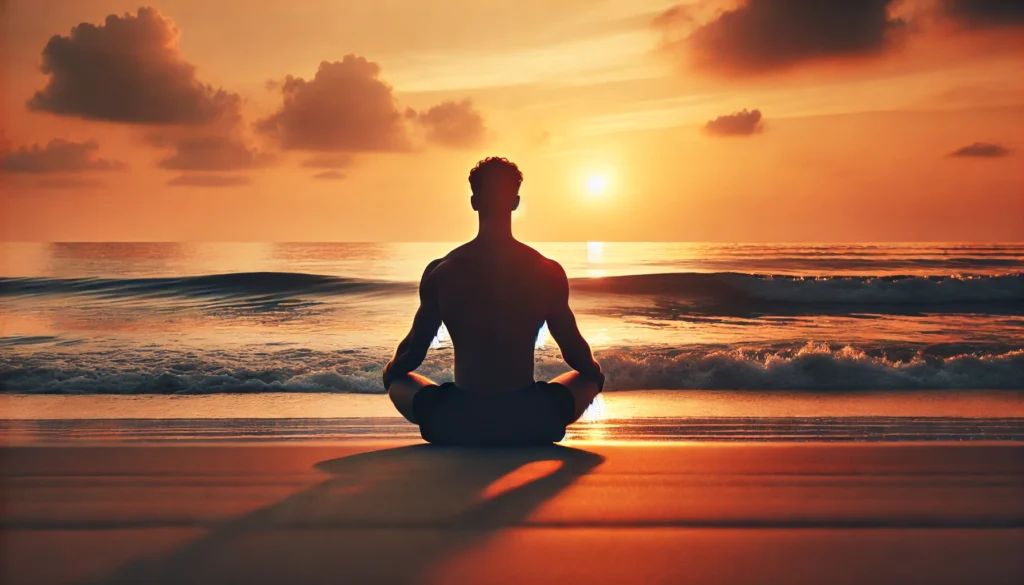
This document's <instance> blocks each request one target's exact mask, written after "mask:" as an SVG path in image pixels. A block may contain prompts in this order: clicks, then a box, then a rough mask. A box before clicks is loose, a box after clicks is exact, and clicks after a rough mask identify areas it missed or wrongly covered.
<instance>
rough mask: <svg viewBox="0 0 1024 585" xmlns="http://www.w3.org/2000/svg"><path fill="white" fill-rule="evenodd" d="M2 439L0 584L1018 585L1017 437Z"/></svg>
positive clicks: (1021, 562)
mask: <svg viewBox="0 0 1024 585" xmlns="http://www.w3.org/2000/svg"><path fill="white" fill-rule="evenodd" d="M572 445H573V446H572V447H565V446H561V447H551V448H545V449H524V450H517V449H512V450H500V451H482V450H456V449H442V448H432V447H429V446H425V445H421V444H410V443H408V442H399V441H393V440H392V441H382V442H359V443H357V442H344V443H339V444H324V443H292V444H282V443H259V444H249V445H241V444H221V445H208V444H207V445H202V444H194V443H184V444H181V445H172V444H167V443H164V444H159V445H153V444H150V445H146V444H113V443H112V444H108V445H103V446H75V445H43V446H23V447H7V448H5V449H3V450H0V458H2V474H3V478H2V479H3V487H2V490H3V491H2V495H3V497H2V500H0V501H2V503H3V507H2V510H0V512H2V518H3V520H2V521H3V531H4V532H3V543H2V546H3V551H4V554H3V555H2V557H0V558H2V560H0V563H2V567H0V577H2V578H0V581H3V582H4V583H9V584H11V585H17V584H22V583H24V584H28V583H32V584H41V585H45V584H49V583H80V582H90V583H246V584H254V583H293V584H303V583H332V584H336V583H352V584H373V583H437V584H441V583H445V584H450V583H480V584H489V583H494V584H505V583H508V584H518V583H558V584H559V585H563V584H565V583H592V584H602V583H609V584H612V583H614V584H631V583H638V584H639V583H708V584H712V583H715V584H728V583H737V584H750V583H780V584H781V583H785V584H787V585H792V584H800V583H928V584H941V583H1020V582H1022V581H1024V556H1022V555H1021V551H1022V550H1024V444H1022V443H1019V442H1004V443H985V442H973V443H968V444H954V443H931V444H922V443H896V444H884V443H871V444H829V443H787V444H778V443H759V444H754V443H734V444H722V443H688V442H676V443H665V444H652V443H643V444H640V443H637V444H629V443H603V442H593V443H588V442H579V443H573V444H572Z"/></svg>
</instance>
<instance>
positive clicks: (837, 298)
mask: <svg viewBox="0 0 1024 585" xmlns="http://www.w3.org/2000/svg"><path fill="white" fill-rule="evenodd" d="M574 288H575V289H576V290H579V291H582V292H589V293H612V294H638V295H658V296H668V297H680V298H697V299H700V298H714V299H718V300H720V301H723V302H730V301H731V302H736V301H743V300H746V301H752V302H754V301H757V302H768V303H786V304H837V305H839V304H860V305H863V304H921V305H929V304H951V303H952V304H955V303H978V302H1008V303H1024V274H1019V273H1014V274H1005V275H997V276H821V277H800V276H770V275H756V274H741V273H736V272H719V273H669V274H640V275H630V276H618V277H608V278H595V279H580V280H577V281H575V282H574Z"/></svg>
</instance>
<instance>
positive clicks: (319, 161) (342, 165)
mask: <svg viewBox="0 0 1024 585" xmlns="http://www.w3.org/2000/svg"><path fill="white" fill-rule="evenodd" d="M354 160H355V159H354V158H353V157H352V155H350V154H344V153H342V154H336V155H331V156H317V157H313V158H311V159H308V160H304V161H302V166H304V167H306V168H308V169H346V168H348V167H350V166H352V163H353V162H354Z"/></svg>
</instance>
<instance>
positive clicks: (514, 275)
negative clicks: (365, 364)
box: [383, 157, 604, 444]
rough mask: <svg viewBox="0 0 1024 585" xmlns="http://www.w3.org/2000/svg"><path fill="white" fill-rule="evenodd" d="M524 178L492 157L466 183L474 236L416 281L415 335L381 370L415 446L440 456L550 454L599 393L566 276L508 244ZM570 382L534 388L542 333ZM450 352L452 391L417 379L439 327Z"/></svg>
mask: <svg viewBox="0 0 1024 585" xmlns="http://www.w3.org/2000/svg"><path fill="white" fill-rule="evenodd" d="M522 182H523V175H522V173H521V172H520V171H519V168H518V167H517V166H516V165H515V164H514V163H512V162H509V161H508V160H507V159H504V158H500V157H489V158H485V159H484V160H482V161H480V162H479V163H478V164H477V165H476V166H475V167H474V168H473V170H472V171H471V172H470V173H469V184H470V187H471V188H472V191H473V195H472V197H471V198H470V204H471V205H472V206H473V209H474V210H475V211H476V212H477V213H478V214H479V220H480V228H479V232H478V234H477V236H476V237H475V238H474V239H473V240H471V241H469V242H468V243H466V244H463V245H461V246H459V247H458V248H456V249H454V250H452V251H451V252H450V253H449V254H448V255H447V256H445V257H444V258H440V259H437V260H434V261H432V262H430V263H429V264H428V265H427V267H426V270H424V272H423V277H422V279H421V281H420V289H419V295H420V306H419V309H418V310H417V311H416V316H415V318H414V319H413V324H412V330H411V331H410V332H409V334H408V335H407V336H406V337H405V339H403V340H402V341H401V343H399V345H398V349H397V350H396V352H395V356H394V358H392V359H391V361H389V362H388V364H387V365H386V366H385V367H384V372H383V376H384V387H385V388H386V389H387V391H388V395H389V396H390V397H391V401H392V402H393V403H394V404H395V407H396V408H397V409H398V411H399V412H400V413H401V414H402V416H404V417H405V418H406V419H408V420H409V422H412V423H414V424H418V425H419V426H420V432H421V435H422V436H423V438H424V439H425V440H427V441H430V442H434V443H444V444H503V443H507V444H520V443H551V442H554V441H559V440H561V439H562V438H563V436H564V435H565V427H566V426H567V425H569V424H571V423H573V422H575V421H576V420H577V419H579V418H580V416H581V415H582V414H583V412H584V411H585V410H586V408H587V407H588V406H589V405H590V403H591V402H592V401H593V400H594V398H595V397H596V396H597V394H598V393H600V392H601V390H602V388H603V387H604V374H603V373H602V371H601V366H600V365H599V364H598V363H597V361H596V360H595V359H594V356H593V353H591V350H590V346H589V345H588V344H587V342H586V340H585V339H583V336H582V335H581V334H580V331H579V328H578V327H577V326H576V318H575V316H574V315H573V312H572V309H570V308H569V281H568V280H567V278H566V275H565V270H564V269H563V268H562V267H561V265H559V264H558V262H555V261H554V260H550V259H548V258H545V257H544V256H542V255H541V254H540V253H539V252H537V251H536V250H534V249H533V248H531V247H529V246H527V245H526V244H523V243H522V242H519V241H518V240H516V239H515V237H514V236H513V235H512V212H513V211H514V210H515V209H516V208H517V207H518V206H519V200H520V198H519V186H520V185H521V184H522ZM545 321H546V322H547V324H548V331H549V332H550V333H551V336H552V337H553V338H554V340H555V341H556V342H557V343H558V346H559V348H560V349H561V351H562V357H563V359H564V360H565V362H566V363H567V364H568V365H569V367H571V368H572V369H573V370H574V371H571V372H567V373H565V374H562V375H561V376H558V377H556V378H554V379H553V380H551V381H550V382H537V381H535V380H534V377H533V368H534V364H533V358H534V355H533V353H534V346H535V342H536V339H537V335H538V333H539V331H540V328H541V326H543V324H544V322H545ZM442 322H443V323H444V324H445V326H446V327H447V328H448V333H449V335H450V336H451V340H452V345H453V346H454V350H455V382H454V383H453V382H446V383H444V384H440V385H438V384H435V383H434V382H433V381H431V380H429V379H428V378H426V377H424V376H421V375H419V374H415V373H413V371H414V370H415V369H416V368H417V367H419V365H420V364H421V363H423V359H424V358H425V357H426V354H427V350H428V349H429V347H430V345H431V342H432V341H433V340H434V338H435V335H436V334H437V331H438V329H439V327H440V326H441V323H442Z"/></svg>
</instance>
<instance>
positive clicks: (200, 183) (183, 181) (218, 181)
mask: <svg viewBox="0 0 1024 585" xmlns="http://www.w3.org/2000/svg"><path fill="white" fill-rule="evenodd" d="M167 184H168V185H171V186H172V187H237V186H238V185H248V184H249V179H248V177H239V176H232V175H181V176H179V177H174V178H173V179H171V180H170V181H167Z"/></svg>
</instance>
